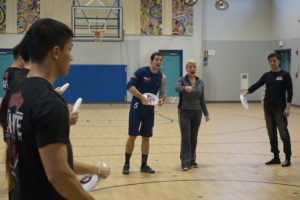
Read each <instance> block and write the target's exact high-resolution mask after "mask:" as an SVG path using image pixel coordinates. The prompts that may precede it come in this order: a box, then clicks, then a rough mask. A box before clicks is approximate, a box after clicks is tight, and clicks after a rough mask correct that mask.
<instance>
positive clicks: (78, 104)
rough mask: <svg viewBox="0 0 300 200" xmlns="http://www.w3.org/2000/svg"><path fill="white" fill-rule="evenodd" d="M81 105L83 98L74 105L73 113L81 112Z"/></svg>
mask: <svg viewBox="0 0 300 200" xmlns="http://www.w3.org/2000/svg"><path fill="white" fill-rule="evenodd" d="M81 103H82V98H78V99H77V100H76V102H75V103H74V106H73V110H72V112H77V111H78V110H79V107H80V105H81Z"/></svg>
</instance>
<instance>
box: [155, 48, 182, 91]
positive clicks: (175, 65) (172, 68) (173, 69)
mask: <svg viewBox="0 0 300 200" xmlns="http://www.w3.org/2000/svg"><path fill="white" fill-rule="evenodd" d="M159 52H160V53H161V54H162V55H163V63H162V68H161V71H162V72H163V73H164V74H165V75H166V77H167V96H168V97H178V92H176V91H175V89H174V88H175V84H176V82H177V80H178V78H179V77H181V76H182V54H183V53H182V50H159Z"/></svg>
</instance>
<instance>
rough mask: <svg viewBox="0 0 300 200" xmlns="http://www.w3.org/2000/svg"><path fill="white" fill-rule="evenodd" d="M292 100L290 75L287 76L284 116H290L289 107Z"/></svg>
mask: <svg viewBox="0 0 300 200" xmlns="http://www.w3.org/2000/svg"><path fill="white" fill-rule="evenodd" d="M292 99H293V82H292V78H291V76H290V74H287V104H286V107H285V110H284V116H285V117H288V116H289V115H290V107H291V103H292Z"/></svg>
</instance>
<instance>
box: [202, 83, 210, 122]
mask: <svg viewBox="0 0 300 200" xmlns="http://www.w3.org/2000/svg"><path fill="white" fill-rule="evenodd" d="M202 91H203V92H202V95H201V97H200V104H201V108H202V111H203V113H204V116H205V121H209V114H208V110H207V107H206V103H205V98H204V86H203V87H202Z"/></svg>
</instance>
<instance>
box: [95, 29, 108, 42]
mask: <svg viewBox="0 0 300 200" xmlns="http://www.w3.org/2000/svg"><path fill="white" fill-rule="evenodd" d="M104 32H105V31H103V30H94V31H92V33H93V36H94V40H95V42H101V41H102V38H103V34H104Z"/></svg>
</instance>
